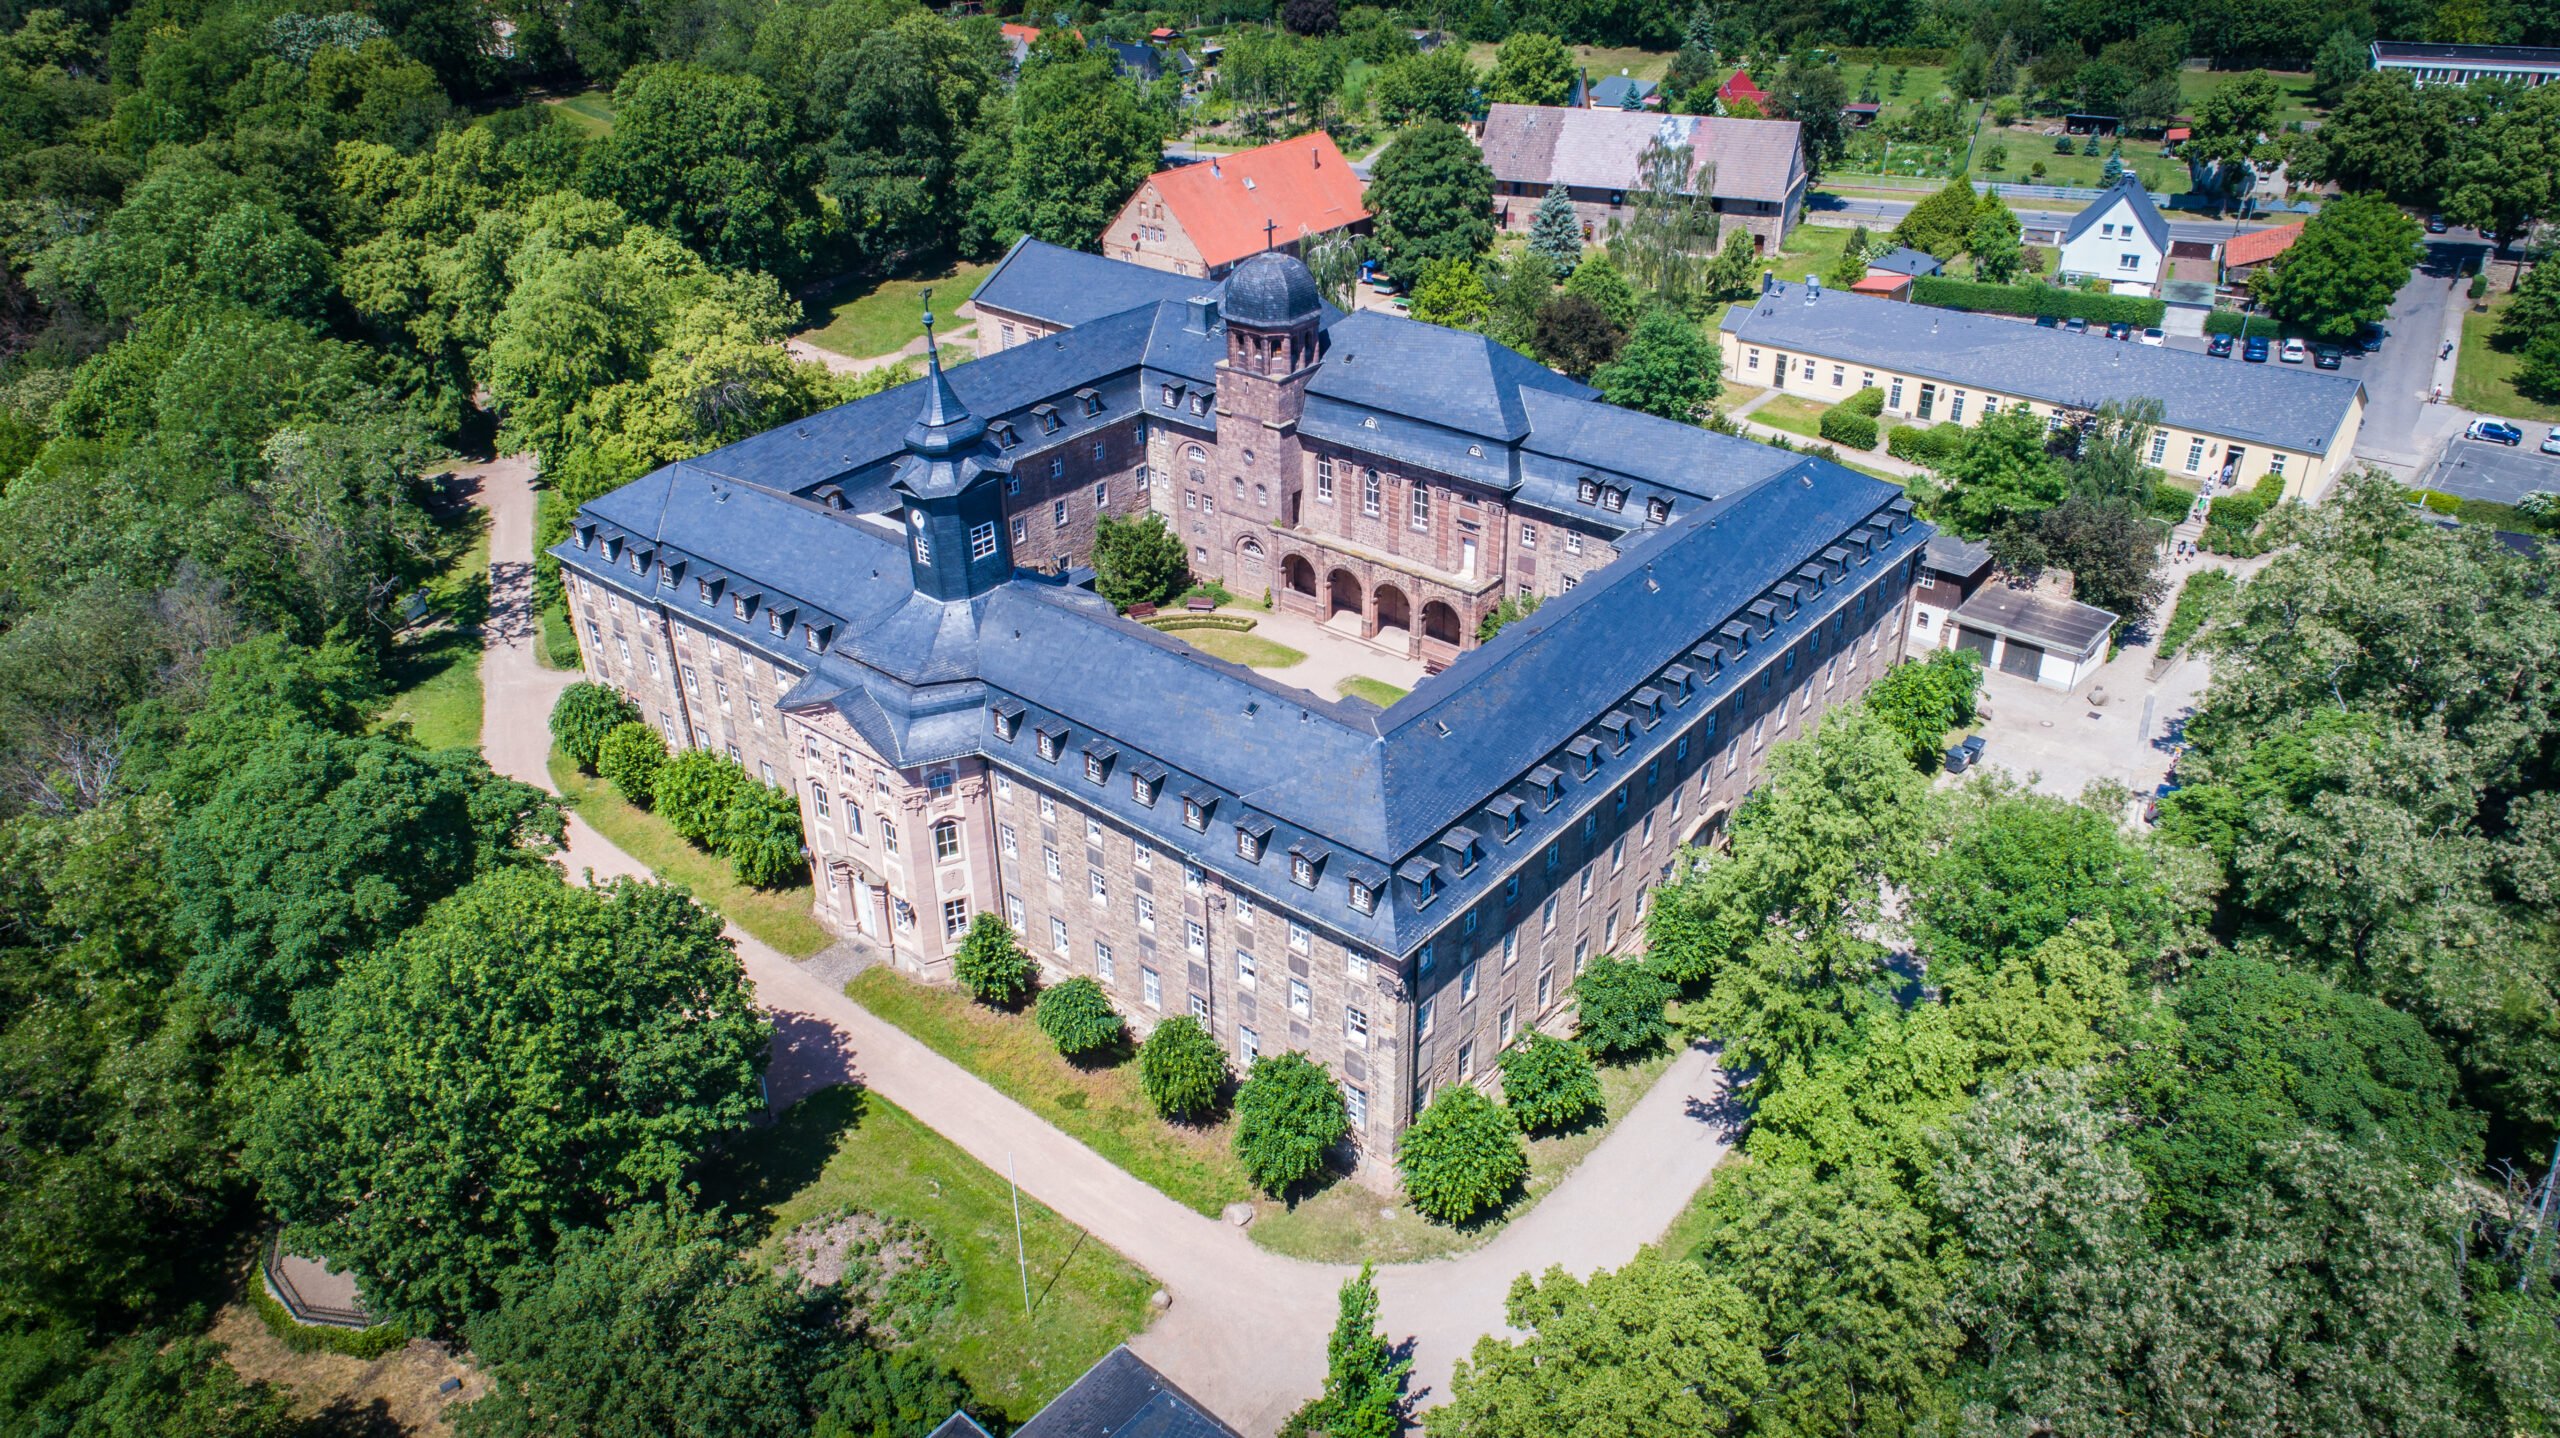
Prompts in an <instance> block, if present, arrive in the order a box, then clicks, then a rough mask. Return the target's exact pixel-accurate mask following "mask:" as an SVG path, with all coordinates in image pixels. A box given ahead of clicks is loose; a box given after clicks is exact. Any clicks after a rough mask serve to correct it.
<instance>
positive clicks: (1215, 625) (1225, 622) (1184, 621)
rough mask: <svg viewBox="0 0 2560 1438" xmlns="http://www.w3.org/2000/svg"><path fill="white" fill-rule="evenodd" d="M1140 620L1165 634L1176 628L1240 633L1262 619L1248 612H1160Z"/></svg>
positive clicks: (1150, 627)
mask: <svg viewBox="0 0 2560 1438" xmlns="http://www.w3.org/2000/svg"><path fill="white" fill-rule="evenodd" d="M1141 622H1142V623H1144V624H1145V625H1146V626H1147V627H1148V628H1149V629H1155V630H1161V631H1163V632H1164V633H1167V634H1171V633H1173V632H1174V631H1175V630H1177V629H1230V630H1234V631H1235V632H1237V633H1239V634H1241V633H1243V632H1244V631H1245V630H1248V629H1251V628H1252V627H1253V626H1254V625H1256V624H1259V623H1261V622H1262V621H1260V620H1258V619H1256V618H1254V617H1253V616H1252V615H1250V614H1160V615H1157V616H1156V617H1155V618H1153V619H1148V620H1143V621H1141Z"/></svg>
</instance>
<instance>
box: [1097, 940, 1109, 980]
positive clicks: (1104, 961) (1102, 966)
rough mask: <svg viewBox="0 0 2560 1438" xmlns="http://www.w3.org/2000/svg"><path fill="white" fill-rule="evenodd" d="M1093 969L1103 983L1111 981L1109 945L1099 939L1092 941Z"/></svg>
mask: <svg viewBox="0 0 2560 1438" xmlns="http://www.w3.org/2000/svg"><path fill="white" fill-rule="evenodd" d="M1093 971H1094V973H1095V974H1097V975H1099V976H1100V977H1101V979H1102V981H1103V982H1104V983H1106V984H1107V983H1109V982H1111V945H1109V944H1107V943H1105V942H1103V941H1102V940H1100V939H1096V940H1094V941H1093Z"/></svg>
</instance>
